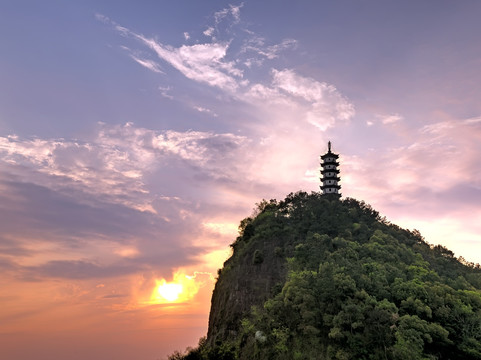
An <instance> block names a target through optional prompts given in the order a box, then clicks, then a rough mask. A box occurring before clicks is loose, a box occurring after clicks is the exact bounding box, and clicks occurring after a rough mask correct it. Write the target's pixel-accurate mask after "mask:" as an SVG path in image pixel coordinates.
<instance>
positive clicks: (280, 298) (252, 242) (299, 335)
mask: <svg viewBox="0 0 481 360" xmlns="http://www.w3.org/2000/svg"><path fill="white" fill-rule="evenodd" d="M231 246H232V249H233V253H232V256H231V257H230V258H229V259H228V260H227V261H226V262H225V263H224V267H223V269H221V270H219V277H218V279H217V283H216V286H215V289H214V292H213V295H212V304H211V311H210V318H209V330H208V334H207V338H203V339H201V341H200V343H199V346H198V347H197V348H196V349H189V350H188V351H187V352H186V353H185V354H181V353H175V354H173V355H172V356H171V357H170V359H481V290H480V289H481V269H480V266H479V264H477V265H474V264H467V263H465V262H464V261H463V260H462V259H456V258H455V257H454V254H453V253H452V252H451V251H450V250H448V249H446V248H445V247H443V246H440V245H437V246H432V245H429V244H428V243H427V242H426V241H425V240H424V239H423V238H422V236H421V235H420V233H419V232H418V231H408V230H404V229H402V228H400V227H398V226H396V225H394V224H391V223H389V222H388V221H387V220H386V219H384V218H381V216H380V215H379V213H378V212H377V211H375V210H374V209H372V208H371V207H370V206H369V205H367V204H365V203H364V202H359V201H357V200H354V199H350V198H348V199H345V200H337V199H329V198H327V197H326V196H321V195H320V194H318V193H312V194H310V195H309V194H307V193H305V192H298V193H296V194H290V195H289V196H287V197H286V199H284V200H283V201H280V202H278V201H276V200H271V201H269V202H267V201H263V202H261V203H260V204H258V207H257V211H256V213H255V214H254V215H253V216H252V217H249V218H246V219H244V220H242V221H241V224H240V226H239V237H238V238H237V239H236V240H235V242H234V243H233V244H231Z"/></svg>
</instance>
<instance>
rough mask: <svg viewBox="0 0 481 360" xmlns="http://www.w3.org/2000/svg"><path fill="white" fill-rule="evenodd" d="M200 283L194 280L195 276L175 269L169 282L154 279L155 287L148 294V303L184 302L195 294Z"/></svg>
mask: <svg viewBox="0 0 481 360" xmlns="http://www.w3.org/2000/svg"><path fill="white" fill-rule="evenodd" d="M200 286H201V284H200V283H197V282H196V276H195V275H194V276H189V275H186V274H185V273H184V272H183V271H176V272H175V273H174V274H173V279H172V281H171V282H167V281H166V280H165V279H161V280H155V287H154V290H153V291H152V293H151V296H150V301H149V303H150V304H168V303H170V304H174V303H185V302H187V301H189V300H191V299H192V298H194V296H195V295H196V294H197V292H198V291H199V288H200Z"/></svg>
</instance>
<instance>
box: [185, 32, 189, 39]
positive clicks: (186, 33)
mask: <svg viewBox="0 0 481 360" xmlns="http://www.w3.org/2000/svg"><path fill="white" fill-rule="evenodd" d="M184 39H185V40H189V39H190V35H189V33H188V32H187V31H185V32H184Z"/></svg>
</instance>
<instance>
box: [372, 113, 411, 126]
mask: <svg viewBox="0 0 481 360" xmlns="http://www.w3.org/2000/svg"><path fill="white" fill-rule="evenodd" d="M376 117H377V118H378V119H380V120H381V122H382V123H383V124H385V125H387V124H394V123H397V122H399V121H402V120H404V118H403V117H402V116H401V115H399V114H391V115H377V116H376Z"/></svg>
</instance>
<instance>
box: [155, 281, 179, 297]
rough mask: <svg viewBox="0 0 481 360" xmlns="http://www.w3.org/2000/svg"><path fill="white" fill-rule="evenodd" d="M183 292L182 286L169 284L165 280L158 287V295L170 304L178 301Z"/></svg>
mask: <svg viewBox="0 0 481 360" xmlns="http://www.w3.org/2000/svg"><path fill="white" fill-rule="evenodd" d="M182 291H183V286H182V284H176V283H167V282H166V281H165V280H164V281H162V282H161V283H160V284H159V285H158V286H157V293H158V295H160V297H161V298H163V299H165V300H167V301H168V302H173V301H176V300H178V299H179V296H180V294H182Z"/></svg>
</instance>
